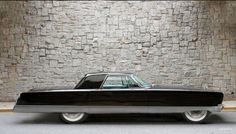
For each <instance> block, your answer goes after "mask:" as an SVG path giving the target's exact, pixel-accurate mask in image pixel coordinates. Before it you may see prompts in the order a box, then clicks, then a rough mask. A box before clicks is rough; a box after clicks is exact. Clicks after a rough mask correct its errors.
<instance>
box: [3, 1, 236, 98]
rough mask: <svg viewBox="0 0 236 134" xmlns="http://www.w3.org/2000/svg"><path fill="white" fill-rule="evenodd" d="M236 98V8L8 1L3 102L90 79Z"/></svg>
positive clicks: (165, 3) (232, 5) (5, 8)
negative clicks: (103, 76)
mask: <svg viewBox="0 0 236 134" xmlns="http://www.w3.org/2000/svg"><path fill="white" fill-rule="evenodd" d="M96 71H129V72H135V73H137V74H139V75H140V76H141V77H142V78H144V79H146V80H147V81H149V82H151V83H156V84H160V85H184V86H191V87H202V88H205V89H213V90H216V91H223V92H224V93H225V94H226V95H231V94H232V95H233V93H235V92H236V2H234V1H229V2H226V1H223V2H209V1H205V2H204V1H201V2H198V1H195V2H188V1H173V2H172V1H149V2H143V1H130V2H125V1H108V2H106V1H93V2H88V1H77V2H74V1H62V2H58V1H56V2H50V1H46V2H43V1H31V2H14V1H13V2H9V1H8V2H7V1H1V2H0V101H9V100H14V99H16V97H17V95H18V94H19V93H20V92H23V91H27V90H29V89H30V88H33V87H45V86H73V85H75V83H76V82H78V80H79V79H80V78H81V77H82V76H83V75H84V74H85V73H88V72H96Z"/></svg>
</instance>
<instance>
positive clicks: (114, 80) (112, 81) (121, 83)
mask: <svg viewBox="0 0 236 134" xmlns="http://www.w3.org/2000/svg"><path fill="white" fill-rule="evenodd" d="M128 87H129V86H128V83H127V80H126V76H119V75H114V76H112V75H111V76H108V77H107V79H106V81H105V82H104V84H103V87H102V88H104V89H114V88H128Z"/></svg>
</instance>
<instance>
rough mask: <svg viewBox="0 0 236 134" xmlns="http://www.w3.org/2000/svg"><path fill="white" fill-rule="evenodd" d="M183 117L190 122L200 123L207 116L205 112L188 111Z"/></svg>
mask: <svg viewBox="0 0 236 134" xmlns="http://www.w3.org/2000/svg"><path fill="white" fill-rule="evenodd" d="M185 116H186V117H187V118H188V119H189V120H191V121H201V120H203V119H204V118H205V117H206V116H207V111H205V110H203V111H189V112H185Z"/></svg>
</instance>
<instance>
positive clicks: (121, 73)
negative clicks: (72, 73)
mask: <svg viewBox="0 0 236 134" xmlns="http://www.w3.org/2000/svg"><path fill="white" fill-rule="evenodd" d="M104 74H105V75H132V74H133V73H130V72H92V73H87V74H85V76H90V75H104Z"/></svg>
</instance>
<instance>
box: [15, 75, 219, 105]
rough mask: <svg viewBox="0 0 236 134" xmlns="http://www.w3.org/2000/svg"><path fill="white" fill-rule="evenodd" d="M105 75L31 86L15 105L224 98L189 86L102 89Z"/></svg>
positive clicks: (189, 102) (211, 101) (193, 102)
mask: <svg viewBox="0 0 236 134" xmlns="http://www.w3.org/2000/svg"><path fill="white" fill-rule="evenodd" d="M108 75H110V74H104V73H103V74H97V75H94V78H91V79H87V76H89V75H86V76H85V77H84V78H83V79H82V80H81V81H80V82H79V84H77V85H76V87H75V88H74V89H72V88H69V89H66V88H62V89H58V88H55V89H38V90H31V91H30V92H25V93H22V94H21V95H20V97H19V98H18V100H17V103H16V105H47V106H50V105H51V106H53V105H57V106H58V105H63V106H66V105H70V106H217V105H219V104H221V103H222V100H223V93H221V92H214V91H212V92H211V91H203V90H197V89H190V88H177V87H160V86H154V87H152V88H142V87H140V88H130V89H101V85H102V83H103V82H104V80H105V79H106V78H107V76H108ZM119 75H130V74H119ZM103 79H104V80H103ZM86 80H88V81H86ZM84 84H86V85H84ZM91 84H93V85H91ZM81 88H87V89H81ZM90 88H96V89H90Z"/></svg>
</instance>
